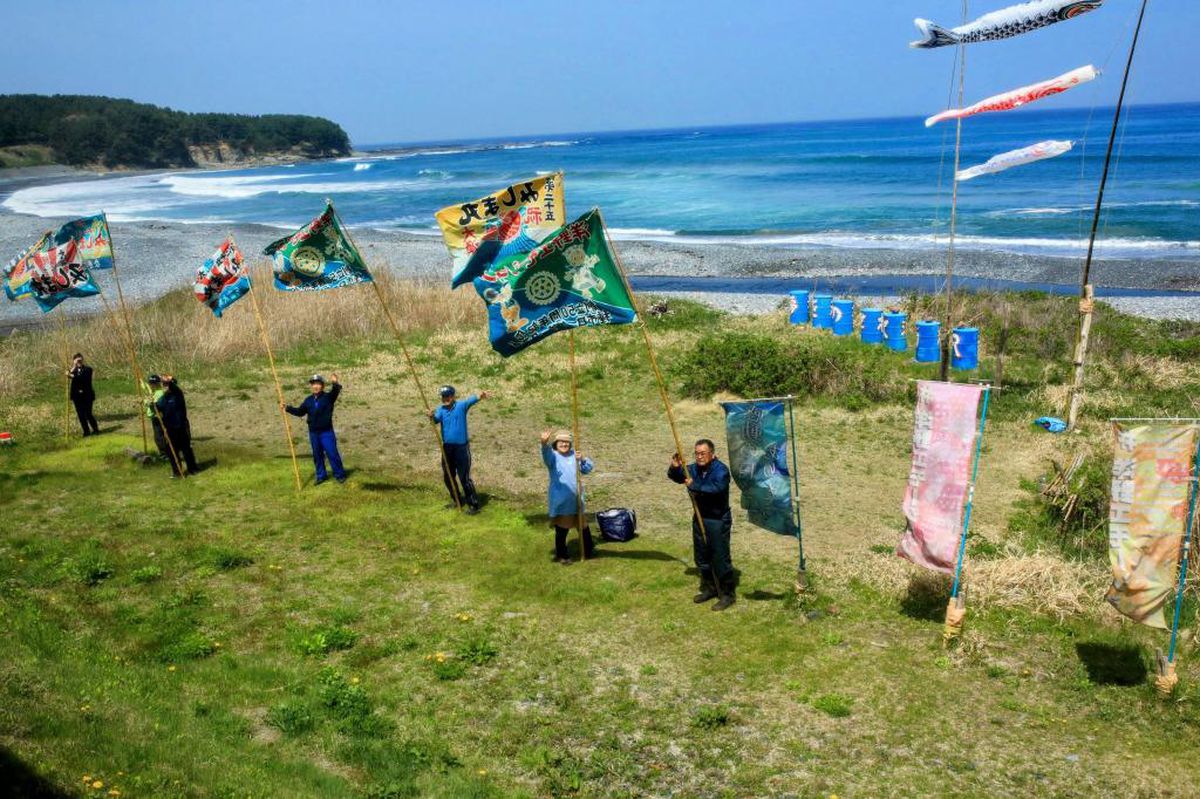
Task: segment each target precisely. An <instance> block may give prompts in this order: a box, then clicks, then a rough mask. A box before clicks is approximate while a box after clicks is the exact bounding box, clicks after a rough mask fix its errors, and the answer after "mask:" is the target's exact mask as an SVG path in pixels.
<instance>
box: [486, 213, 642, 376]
mask: <svg viewBox="0 0 1200 799" xmlns="http://www.w3.org/2000/svg"><path fill="white" fill-rule="evenodd" d="M474 285H475V290H476V291H477V292H479V296H480V297H482V298H483V300H484V302H486V303H487V305H488V334H489V338H490V339H491V342H492V349H494V350H496V352H498V353H500V354H501V355H503V356H505V357H508V356H509V355H512V354H513V353H516V352H520V351H521V350H523V349H525V348H526V347H528V346H530V345H532V344H536V343H537V342H539V341H541V340H542V339H544V338H546V337H547V336H549V335H552V334H554V333H557V332H559V331H560V330H570V329H572V328H576V327H594V326H597V325H627V324H629V323H630V322H634V321H636V320H637V312H636V311H635V310H634V305H633V298H632V297H630V296H629V291H628V290H627V289H626V287H625V280H624V278H623V277H622V275H621V270H620V269H619V268H618V266H617V263H616V257H615V256H614V255H613V252H612V250H610V249H609V247H608V239H607V237H606V236H605V234H604V222H603V221H602V220H601V218H600V211H599V210H597V209H592V210H591V211H589V212H588V213H586V214H584V215H583V216H581V217H579V219H576V220H575V221H574V222H572V223H570V224H569V225H564V226H563V227H561V228H559V229H558V231H557V232H555V233H554V234H553V235H552V236H551V237H550V238H548V239H547V240H546V241H544V242H542V243H541V244H539V245H538V246H537V247H535V248H534V249H533V251H532V252H530V253H529V255H528V257H526V258H523V259H521V260H517V261H507V262H503V263H501V264H497V263H493V264H491V265H489V266H488V268H487V269H485V270H484V272H483V273H482V274H481V275H479V276H478V277H476V278H475V280H474Z"/></svg>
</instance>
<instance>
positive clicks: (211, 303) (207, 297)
mask: <svg viewBox="0 0 1200 799" xmlns="http://www.w3.org/2000/svg"><path fill="white" fill-rule="evenodd" d="M245 264H246V259H245V258H243V257H242V251H241V250H239V249H238V247H237V245H236V244H234V243H233V239H232V238H227V239H225V241H223V242H221V246H220V247H217V250H216V252H214V253H213V254H212V255H211V256H210V257H209V259H208V260H207V261H205V262H204V265H203V266H201V267H200V268H199V269H197V270H196V281H195V283H194V284H193V285H192V291H193V292H195V294H196V299H198V300H199V301H200V302H202V303H204V306H205V307H206V308H208V309H209V310H210V311H212V312H213V316H215V317H217V318H218V319H220V318H221V314H222V313H224V312H225V309H226V308H228V307H229V306H230V305H233V304H234V303H235V302H237V301H238V300H240V299H241V298H242V296H243V295H244V294H245V293H246V292H247V291H249V290H250V276H249V275H247V274H246V270H245Z"/></svg>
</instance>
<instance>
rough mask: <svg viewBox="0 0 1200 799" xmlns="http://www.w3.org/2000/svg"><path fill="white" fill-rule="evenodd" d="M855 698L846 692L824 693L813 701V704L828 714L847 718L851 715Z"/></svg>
mask: <svg viewBox="0 0 1200 799" xmlns="http://www.w3.org/2000/svg"><path fill="white" fill-rule="evenodd" d="M852 704H854V700H853V699H851V698H850V697H848V696H845V695H844V694H823V695H821V696H818V697H817V698H816V699H814V700H813V701H812V706H813V707H814V708H816V709H817V710H819V711H821V712H822V713H824V714H825V715H827V716H833V717H834V718H839V719H840V718H845V717H846V716H849V715H850V706H851V705H852Z"/></svg>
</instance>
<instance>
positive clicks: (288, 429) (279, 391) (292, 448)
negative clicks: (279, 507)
mask: <svg viewBox="0 0 1200 799" xmlns="http://www.w3.org/2000/svg"><path fill="white" fill-rule="evenodd" d="M229 241H230V242H231V243H232V242H233V234H230V236H229ZM234 246H237V245H236V244H235V245H234ZM246 293H247V294H249V295H250V306H251V307H252V308H254V319H255V320H256V321H257V322H258V335H259V336H260V337H261V338H262V343H263V349H265V350H266V351H267V362H268V363H269V364H270V366H271V378H272V379H273V380H274V381H275V396H276V398H277V399H278V400H279V415H280V416H282V417H283V435H284V437H285V438H286V439H287V443H288V452H290V453H291V455H292V475H293V476H294V477H295V478H296V492H297V493H299V492H300V488H301V482H300V464H299V463H298V462H297V461H296V442H295V441H293V440H292V425H291V423H290V422H289V421H288V413H287V411H285V410H284V409H283V406H284V405H285V404H286V403H285V402H284V399H283V386H282V385H281V384H280V382H279V372H278V371H276V369H275V354H274V353H273V352H272V351H271V339H270V337H269V336H268V335H267V325H266V323H265V322H263V317H262V311H261V309H260V308H259V307H258V297H257V296H255V292H254V283H253V281H251V283H250V290H249V291H247V292H246Z"/></svg>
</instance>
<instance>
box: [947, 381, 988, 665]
mask: <svg viewBox="0 0 1200 799" xmlns="http://www.w3.org/2000/svg"><path fill="white" fill-rule="evenodd" d="M991 395H992V389H991V386H984V387H983V410H982V412H981V413H980V415H979V433H978V435H976V437H975V458H974V463H972V465H971V482H970V483H968V484H967V507H966V510H965V512H964V513H963V525H962V536H960V538H959V540H958V563H957V565H956V566H955V568H954V584H953V586H951V588H950V606H949V607H947V608H946V630H945V632H944V633H943V640H944V641H945V642H946V643H949V642H950V641H951V640H952V639H954V638H957V637H958V634H959V631H960V630H961V625H962V616H963V614H964V613H965V612H966V611H965V605H966V603H965V601H964V598H963V596H962V595H961V594H960V593H959V588H960V587H961V585H962V572H963V560H964V558H965V556H966V553H967V533H968V532H969V530H970V529H971V509H972V508H973V507H974V504H975V479H976V477H977V476H978V474H979V456H980V453H981V451H982V449H983V431H984V429H985V427H986V426H987V412H988V400H989V399H990V398H991ZM954 617H957V623H956V624H955V625H953V626H952V625H951V619H952V618H954Z"/></svg>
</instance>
